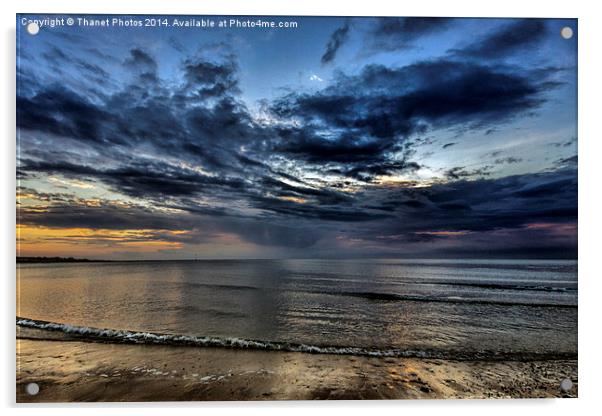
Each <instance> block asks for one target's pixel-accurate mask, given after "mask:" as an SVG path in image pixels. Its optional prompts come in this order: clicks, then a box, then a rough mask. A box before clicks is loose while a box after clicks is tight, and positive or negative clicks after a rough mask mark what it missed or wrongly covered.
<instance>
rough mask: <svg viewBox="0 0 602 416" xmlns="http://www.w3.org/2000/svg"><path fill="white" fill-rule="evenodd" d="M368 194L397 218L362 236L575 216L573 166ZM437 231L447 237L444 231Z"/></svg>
mask: <svg viewBox="0 0 602 416" xmlns="http://www.w3.org/2000/svg"><path fill="white" fill-rule="evenodd" d="M366 197H369V198H370V199H371V200H372V201H373V203H376V202H377V201H381V204H383V206H385V207H392V208H393V210H389V212H390V214H391V215H394V217H395V218H397V219H399V220H398V221H383V222H381V223H380V224H379V229H378V230H375V229H366V230H364V231H358V233H356V235H355V236H357V237H361V238H374V235H377V234H378V232H380V233H382V234H381V235H383V236H407V235H410V234H413V233H421V232H424V233H427V234H426V235H427V236H428V235H429V234H428V233H429V232H432V231H443V232H476V233H483V232H490V231H495V230H504V229H514V230H517V229H522V228H525V227H527V226H529V225H530V224H562V223H567V222H568V223H571V222H572V223H575V222H576V220H577V174H576V170H575V169H564V170H560V171H554V172H546V173H539V174H526V175H517V176H510V177H505V178H500V179H477V180H470V181H468V180H460V181H455V182H451V183H446V184H438V185H433V186H430V187H427V188H418V189H407V188H406V189H403V190H399V191H397V192H391V191H388V192H386V193H382V195H381V193H380V191H376V190H375V191H372V192H371V193H370V194H369V195H366ZM550 228H551V229H553V227H550ZM433 235H434V236H435V237H437V238H449V237H447V236H445V234H443V233H442V234H440V235H438V234H433ZM369 236H371V237H369ZM442 236H443V237H442ZM571 244H572V242H571Z"/></svg>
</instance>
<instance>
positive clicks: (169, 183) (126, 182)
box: [21, 159, 244, 198]
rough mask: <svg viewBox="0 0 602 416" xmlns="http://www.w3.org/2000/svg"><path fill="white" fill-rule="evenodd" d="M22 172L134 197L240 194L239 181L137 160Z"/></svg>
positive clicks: (36, 166) (27, 164)
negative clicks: (81, 180) (91, 182)
mask: <svg viewBox="0 0 602 416" xmlns="http://www.w3.org/2000/svg"><path fill="white" fill-rule="evenodd" d="M21 169H23V170H25V171H35V172H38V173H48V174H61V175H64V176H67V177H71V178H78V177H81V176H83V177H87V178H94V179H97V180H100V181H102V182H104V183H105V184H107V185H109V186H111V187H113V188H114V189H115V190H116V191H118V192H121V193H123V194H126V195H129V196H133V197H142V198H144V197H157V198H160V197H170V196H175V197H184V196H193V195H199V194H203V193H214V192H216V191H217V190H219V189H223V188H229V189H231V190H240V189H242V188H243V187H244V181H243V180H241V179H239V178H228V177H214V176H209V175H204V174H202V173H199V172H196V171H193V170H190V169H186V168H181V167H180V168H178V167H176V166H173V165H169V164H166V163H162V162H158V161H152V160H137V161H135V162H132V163H130V164H129V165H128V166H123V167H118V168H114V169H98V168H96V167H91V166H82V165H75V164H72V163H69V162H62V161H53V162H46V161H33V160H27V159H24V160H22V161H21Z"/></svg>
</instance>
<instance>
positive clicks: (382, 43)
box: [367, 17, 454, 51]
mask: <svg viewBox="0 0 602 416" xmlns="http://www.w3.org/2000/svg"><path fill="white" fill-rule="evenodd" d="M453 20H454V19H453V18H447V17H381V18H378V19H377V20H376V24H375V25H374V27H373V28H372V29H371V30H370V32H369V36H368V40H367V43H368V45H369V47H370V48H371V49H372V50H373V51H394V50H399V49H406V48H409V47H411V46H412V45H413V41H415V40H417V39H418V38H420V37H423V36H428V35H431V34H434V33H437V32H441V31H443V30H445V29H447V28H449V26H450V25H451V23H452V22H453Z"/></svg>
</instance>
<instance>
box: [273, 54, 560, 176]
mask: <svg viewBox="0 0 602 416" xmlns="http://www.w3.org/2000/svg"><path fill="white" fill-rule="evenodd" d="M555 86H556V84H554V83H550V82H548V80H547V79H545V78H544V79H541V78H535V77H533V76H532V74H530V73H529V72H526V71H522V70H519V69H516V68H508V67H495V66H487V65H484V64H480V63H474V62H463V61H458V60H450V59H446V58H443V59H438V60H432V61H421V62H417V63H414V64H411V65H407V66H404V67H399V68H390V67H385V66H382V65H368V66H366V67H364V69H363V70H362V71H361V72H360V73H359V74H358V75H352V76H347V75H343V74H341V73H339V75H338V76H337V77H336V78H335V80H334V81H333V82H332V83H331V84H330V85H329V86H327V87H326V88H324V89H322V90H319V91H316V92H302V93H291V94H289V95H287V96H284V97H282V98H280V99H278V100H275V101H274V102H272V104H271V106H270V111H271V112H272V114H273V115H274V117H276V118H277V119H280V120H287V121H288V122H287V123H283V124H281V125H280V126H279V127H277V130H278V131H277V133H278V134H277V139H276V140H273V141H272V143H273V144H272V149H273V151H275V152H280V153H286V154H290V155H291V156H294V157H296V158H299V159H302V160H304V161H306V162H309V163H313V164H338V165H342V164H344V165H345V167H344V168H342V169H340V170H341V171H352V170H353V169H360V168H361V166H369V165H376V164H380V165H382V166H385V165H386V164H387V163H388V162H391V158H392V157H393V155H395V154H398V153H399V152H401V151H402V150H403V144H404V142H406V141H407V140H408V138H410V137H415V136H418V135H422V134H424V133H425V132H427V131H433V130H438V129H450V128H458V129H486V128H491V127H492V126H500V125H503V124H504V123H506V122H508V121H510V120H512V119H513V118H514V117H517V116H519V115H526V114H529V113H531V112H532V111H533V110H535V109H537V108H538V107H539V106H540V105H542V104H543V103H544V102H545V101H546V93H547V92H548V91H549V90H550V89H553V88H554V87H555ZM400 162H403V163H401V164H400V166H401V167H403V166H405V165H406V163H405V162H406V161H405V160H402V161H400Z"/></svg>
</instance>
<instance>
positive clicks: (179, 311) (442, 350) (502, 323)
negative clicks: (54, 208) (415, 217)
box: [16, 259, 578, 360]
mask: <svg viewBox="0 0 602 416" xmlns="http://www.w3.org/2000/svg"><path fill="white" fill-rule="evenodd" d="M577 298H578V282H577V262H576V261H573V260H482V259H480V260H461V259H459V260H436V259H428V260H425V259H420V260H418V259H417V260H407V259H337V260H333V259H291V260H190V261H129V262H89V263H46V264H44V263H39V264H19V265H18V266H17V317H16V323H17V327H18V329H19V331H18V336H20V337H23V338H28V337H32V338H36V339H48V340H55V339H62V340H65V341H70V340H77V341H89V342H114V343H137V344H162V345H186V346H190V347H191V348H203V347H211V348H250V349H261V350H274V351H278V350H282V351H300V352H308V353H318V354H353V355H366V356H373V357H381V356H382V357H389V356H395V357H423V358H435V359H436V358H440V359H456V360H536V359H573V358H576V357H577V311H578V307H577Z"/></svg>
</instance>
